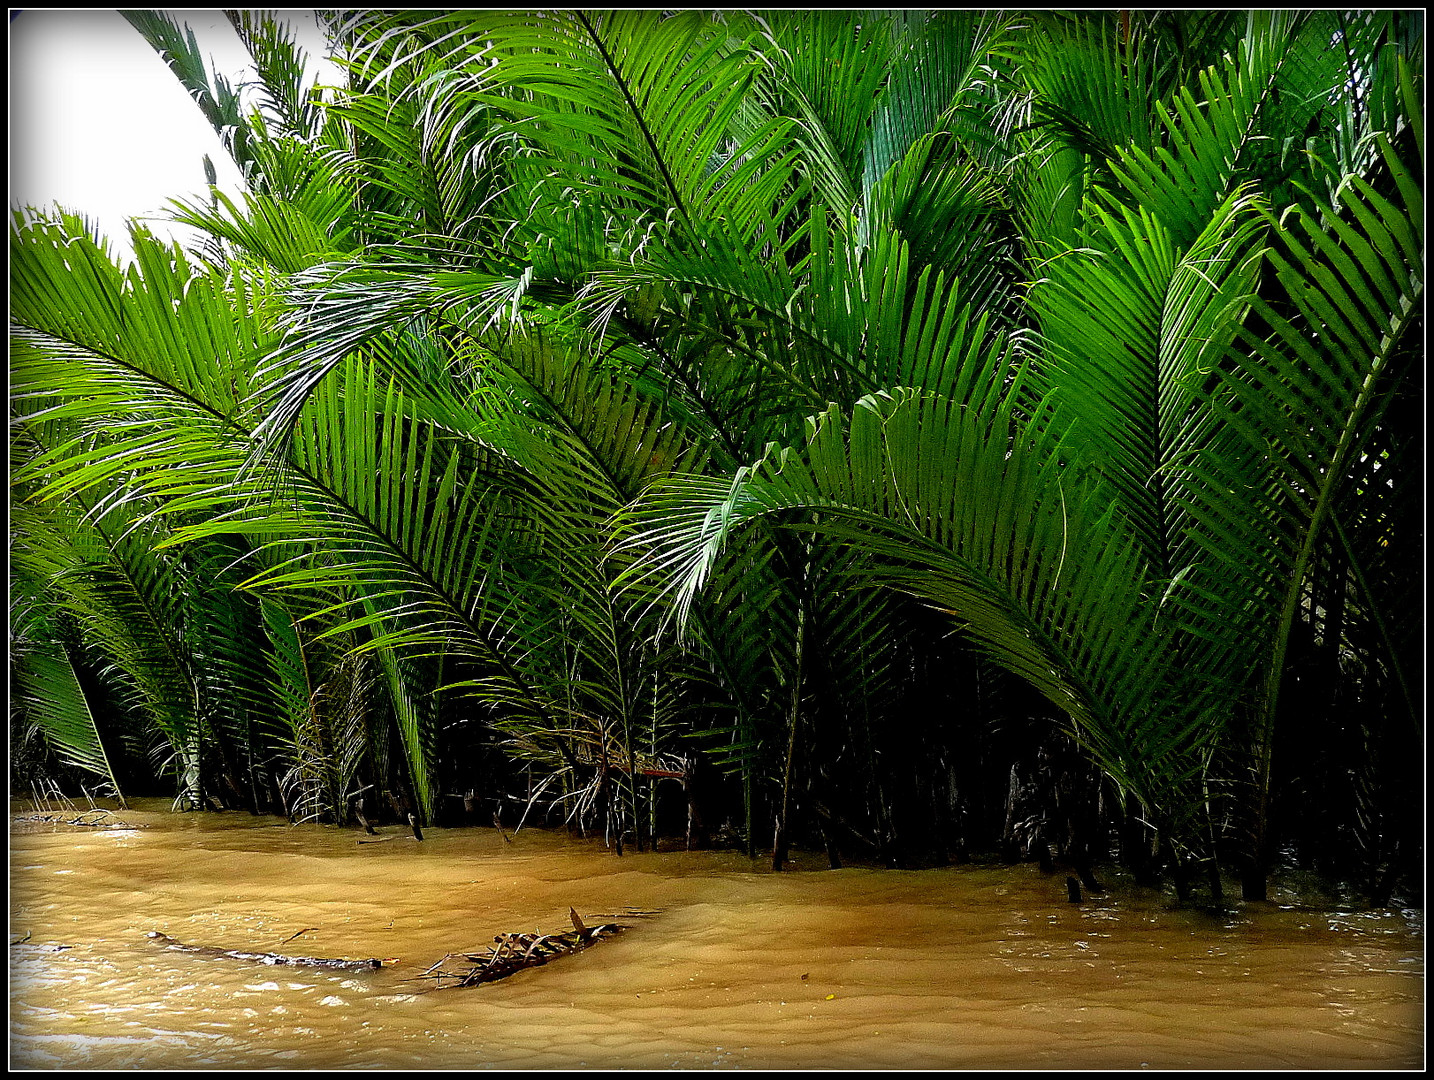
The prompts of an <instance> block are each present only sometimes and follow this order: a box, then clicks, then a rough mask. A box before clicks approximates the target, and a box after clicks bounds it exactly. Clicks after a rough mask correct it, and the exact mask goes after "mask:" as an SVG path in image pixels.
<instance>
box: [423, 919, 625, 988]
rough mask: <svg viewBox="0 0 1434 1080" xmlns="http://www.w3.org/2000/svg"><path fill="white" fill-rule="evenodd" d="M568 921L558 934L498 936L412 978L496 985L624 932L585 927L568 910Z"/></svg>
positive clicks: (607, 925)
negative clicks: (482, 946)
mask: <svg viewBox="0 0 1434 1080" xmlns="http://www.w3.org/2000/svg"><path fill="white" fill-rule="evenodd" d="M568 917H569V918H570V919H571V920H572V924H573V928H572V930H570V931H567V932H564V933H560V934H543V933H532V934H521V933H520V934H499V935H498V936H497V937H495V938H494V939H493V944H492V945H489V946H488V947H487V948H486V949H484V950H479V951H475V952H471V953H470V952H462V953H446V954H444V956H443V957H442V958H441V959H440V960H438V961H437V962H436V963H434V964H433V965H432V966H430V967H429V968H428V970H426V971H424V972H422V973H421V974H419V975H416V976H415V978H418V979H437V980H438V984H439V987H442V985H443V980H444V979H449V980H452V982H453V983H456V984H457V985H458V986H477V985H479V984H480V983H488V982H496V981H498V980H499V979H506V978H507V977H508V976H509V975H515V974H517V973H518V972H520V971H523V970H525V969H527V968H530V967H537V966H538V965H539V964H546V963H547V962H548V961H550V960H556V959H557V958H558V957H560V956H568V955H571V954H572V953H575V952H580V951H581V950H583V949H586V948H587V947H588V946H589V945H592V944H593V943H595V942H597V941H599V940H601V939H603V938H606V937H611V936H612V935H614V934H617V933H619V932H621V931H622V930H625V929H626V927H625V926H623V925H622V924H620V923H604V924H602V925H599V926H588V925H587V924H585V923H584V922H583V920H582V918H581V917H580V916H579V915H578V913H577V912H576V911H575V910H573V909H572V908H568Z"/></svg>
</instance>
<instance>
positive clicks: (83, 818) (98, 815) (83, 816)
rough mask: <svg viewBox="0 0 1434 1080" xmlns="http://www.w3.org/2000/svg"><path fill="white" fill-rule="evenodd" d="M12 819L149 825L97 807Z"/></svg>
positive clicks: (107, 826)
mask: <svg viewBox="0 0 1434 1080" xmlns="http://www.w3.org/2000/svg"><path fill="white" fill-rule="evenodd" d="M11 820H12V821H17V822H24V823H26V824H36V825H76V826H81V827H84V828H87V829H147V828H149V826H148V825H142V824H135V823H132V822H128V821H122V820H121V819H119V818H117V817H115V815H114V811H112V810H105V809H104V808H102V807H98V806H97V807H95V808H94V809H92V810H83V811H77V810H75V809H73V808H71V809H70V810H68V811H65V812H61V813H55V812H53V811H52V812H50V813H44V814H16V815H15V816H14V817H13V818H12V819H11Z"/></svg>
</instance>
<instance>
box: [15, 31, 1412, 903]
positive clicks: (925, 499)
mask: <svg viewBox="0 0 1434 1080" xmlns="http://www.w3.org/2000/svg"><path fill="white" fill-rule="evenodd" d="M321 15H322V17H323V20H324V23H325V27H326V30H327V32H328V34H329V36H330V42H331V47H332V55H333V58H334V60H335V62H336V63H338V64H339V65H340V68H341V70H342V71H343V72H344V74H345V82H344V85H342V86H340V87H335V88H330V89H329V90H327V91H325V92H324V93H322V94H318V93H308V92H306V91H305V90H304V88H303V82H302V72H303V68H304V57H303V55H302V53H301V52H300V50H299V49H298V47H297V45H296V44H295V42H294V40H293V39H292V37H291V36H290V35H289V34H288V32H287V31H286V30H285V28H284V27H283V26H282V25H279V24H277V23H275V22H274V21H273V20H272V19H270V18H268V17H266V16H262V15H259V14H256V13H252V12H236V13H233V14H232V16H231V21H232V22H233V24H234V27H235V29H236V31H237V32H238V33H239V35H240V37H241V38H242V40H243V41H244V43H245V45H246V46H247V47H248V49H249V51H250V53H251V55H252V56H253V58H254V62H255V67H256V69H257V71H258V74H259V79H258V85H257V94H258V97H257V100H256V101H255V102H252V103H244V102H241V100H240V96H239V95H238V94H237V93H236V91H235V90H233V89H232V88H231V87H230V85H229V84H228V83H226V82H224V81H223V80H222V79H218V78H214V79H211V77H210V76H209V75H208V74H207V73H206V72H205V68H204V65H203V63H202V60H201V58H200V56H199V53H198V49H197V46H196V45H195V43H194V41H193V38H192V37H186V35H185V34H184V33H183V32H182V31H181V29H180V28H179V27H177V26H175V25H174V24H172V23H171V22H169V20H168V19H167V18H166V17H164V16H162V15H159V14H156V13H129V14H128V16H127V17H128V18H129V19H130V21H131V23H132V24H133V25H134V27H135V28H136V30H138V31H139V32H140V33H142V34H144V35H145V36H146V38H147V39H148V40H149V41H150V42H151V43H152V44H153V45H154V46H155V48H156V49H158V50H159V51H160V52H161V54H162V55H163V56H164V57H165V59H166V60H167V61H168V62H169V64H170V66H171V67H172V68H173V70H174V72H175V74H176V75H177V76H178V77H179V78H180V79H182V80H183V81H184V83H185V85H186V87H187V88H188V89H189V91H190V93H191V95H192V96H193V97H194V98H195V100H196V101H197V102H198V103H199V105H200V106H201V107H202V108H203V109H204V111H205V114H206V115H207V116H208V117H209V118H210V120H211V121H212V122H213V123H214V125H215V127H216V129H217V130H219V131H220V132H221V134H222V136H223V137H224V139H225V143H226V145H227V146H228V148H229V149H230V150H231V152H232V154H233V156H234V158H235V160H236V162H237V163H238V164H239V165H240V167H241V169H242V170H243V172H244V174H245V177H246V185H247V189H246V192H245V194H244V196H243V198H242V199H241V200H239V201H237V202H236V201H233V200H231V199H229V198H227V197H225V196H224V195H222V194H220V193H218V192H217V191H216V192H215V194H214V196H213V197H212V198H211V199H210V200H209V201H207V202H204V201H192V202H182V201H181V202H176V204H175V210H174V212H175V216H176V217H177V218H178V220H180V221H183V222H186V223H188V224H190V225H193V226H196V227H198V228H199V229H200V230H202V231H203V233H204V234H205V236H206V237H207V239H206V240H205V241H204V243H203V244H202V245H201V246H200V247H199V248H198V249H196V250H194V251H191V252H188V253H186V252H184V251H182V250H180V249H179V248H178V247H172V246H167V245H165V244H163V243H161V242H159V241H157V240H156V239H154V238H153V237H152V236H150V235H148V234H147V233H146V232H145V231H144V229H143V228H141V227H139V226H135V227H134V228H133V244H134V248H135V252H136V261H135V263H134V264H133V265H131V266H128V267H125V266H123V265H121V264H119V263H117V262H116V261H115V260H114V259H113V258H112V257H111V255H110V254H109V253H108V251H107V249H106V245H105V242H104V240H103V239H102V238H99V237H96V236H93V235H91V234H90V232H89V230H88V229H87V227H86V225H85V223H84V222H83V221H82V220H80V219H78V218H77V217H75V216H73V215H70V214H67V213H59V212H38V211H32V212H30V213H27V214H23V215H17V216H16V221H15V224H14V228H13V231H12V260H13V262H12V287H11V356H12V398H11V400H12V458H13V484H14V486H13V488H12V491H13V495H12V515H13V517H12V556H11V557H12V598H13V600H12V613H11V627H12V631H11V645H12V655H13V658H14V659H13V661H12V678H13V679H14V681H15V685H16V687H17V692H18V701H19V704H20V714H19V715H20V716H21V718H22V720H23V724H22V728H21V729H20V730H19V731H17V733H16V735H15V736H13V738H19V737H20V735H21V734H23V731H24V730H25V728H24V725H37V726H38V729H39V730H40V731H42V732H43V734H44V735H45V736H46V737H47V738H48V740H49V741H50V743H51V745H52V746H53V747H55V748H56V750H57V751H58V752H60V753H61V754H63V755H64V757H65V758H66V760H68V761H69V762H70V763H72V764H73V765H74V766H77V767H80V768H82V769H84V770H86V771H87V772H89V773H97V774H100V775H101V776H103V777H105V778H107V779H108V780H109V782H111V783H114V784H128V783H130V782H131V781H133V782H134V783H137V784H140V785H141V786H142V785H144V784H145V783H147V782H149V778H150V777H152V776H153V775H155V770H156V769H158V770H160V771H162V772H163V773H164V774H166V775H172V776H173V777H174V778H175V782H176V784H177V785H178V790H179V794H180V798H181V800H183V801H185V802H187V803H188V804H189V805H202V804H204V803H205V802H206V800H207V799H209V798H210V797H215V798H218V799H219V800H221V801H222V802H223V803H224V804H225V805H233V806H248V807H250V808H252V809H262V808H268V807H280V808H282V809H283V810H284V811H286V812H287V813H289V814H290V815H291V816H293V817H296V818H318V819H322V820H328V821H336V822H344V821H348V820H350V818H351V814H352V812H353V808H354V800H355V798H356V796H357V795H358V793H359V792H360V790H361V789H367V788H371V789H372V790H374V791H375V792H382V791H388V792H391V793H392V795H393V797H394V801H395V803H397V804H399V805H401V806H402V807H403V809H404V812H409V811H411V812H414V813H415V814H416V815H417V817H418V818H420V819H421V820H435V819H436V820H440V821H442V820H455V819H457V818H458V817H459V816H460V815H461V813H462V810H461V809H460V808H461V807H463V806H465V805H466V806H467V807H468V810H469V813H470V814H471V813H472V812H473V807H474V806H475V805H482V804H486V805H488V806H489V807H492V806H498V807H500V808H501V807H503V806H514V807H515V808H516V809H515V812H514V813H513V815H512V816H513V817H514V818H516V817H518V816H519V815H521V814H523V813H525V812H526V810H531V811H533V814H532V816H533V818H534V819H536V818H537V817H540V816H541V815H542V813H543V811H541V810H534V807H535V806H536V807H543V808H545V809H546V812H548V813H549V814H550V815H557V816H558V817H566V818H567V820H569V821H571V822H573V823H575V824H578V825H580V826H582V827H584V828H587V827H592V828H596V829H598V830H600V831H601V832H603V833H604V835H606V836H607V837H608V838H609V839H610V840H611V841H612V842H613V843H615V845H616V846H617V847H618V848H619V850H621V845H622V838H623V837H624V836H626V837H628V838H629V840H630V841H632V840H635V841H636V843H637V845H638V846H639V847H642V846H644V845H645V844H646V843H647V842H649V841H650V840H651V838H652V837H653V835H654V834H655V833H656V832H658V831H663V830H668V831H671V830H674V829H676V830H680V829H681V828H682V827H683V826H684V824H685V823H686V822H687V817H686V815H688V814H689V813H690V814H691V816H692V820H691V823H690V828H691V829H692V831H693V833H694V835H698V834H700V833H701V832H702V831H703V830H704V828H715V827H716V826H718V825H720V824H721V823H722V822H723V821H724V820H729V821H730V822H731V824H732V825H733V827H734V829H735V831H736V833H738V834H739V835H741V836H744V837H745V839H746V842H747V843H748V844H749V845H753V846H755V844H756V843H758V842H759V841H760V842H762V843H765V842H766V837H768V836H770V835H771V833H770V832H769V831H768V830H770V829H771V828H772V824H771V823H772V822H773V821H774V820H775V822H776V825H775V829H776V839H775V848H776V855H775V858H776V860H777V863H778V865H779V864H780V860H781V854H782V851H783V850H784V848H785V845H786V844H787V843H788V842H789V840H790V839H792V838H796V839H805V840H807V841H809V842H821V841H822V840H825V841H826V842H827V844H828V846H829V847H830V848H832V849H833V851H835V849H836V848H837V847H839V846H844V847H847V848H849V849H864V850H865V849H869V850H870V851H872V852H874V853H875V854H878V855H879V856H880V857H882V858H885V859H886V860H887V861H889V862H892V863H901V862H912V861H914V862H920V861H923V860H931V859H940V858H945V857H948V856H952V855H959V854H960V852H962V851H963V850H965V849H967V848H971V849H994V848H995V847H996V846H997V845H998V843H999V842H1000V841H1001V840H1002V839H1004V840H1005V841H1006V843H1007V844H1012V843H1014V842H1015V840H1017V839H1019V838H1020V837H1021V836H1022V835H1027V838H1028V839H1029V838H1030V836H1031V835H1034V836H1035V838H1036V839H1035V842H1036V844H1037V846H1043V845H1045V844H1046V843H1047V842H1052V843H1055V844H1056V845H1057V846H1060V847H1064V848H1065V849H1066V853H1067V854H1068V855H1071V856H1072V857H1076V858H1089V857H1090V856H1092V855H1094V856H1100V855H1101V854H1103V853H1104V852H1105V851H1106V850H1107V845H1108V841H1109V838H1110V835H1109V834H1110V832H1111V830H1112V829H1114V830H1115V831H1116V832H1117V833H1118V835H1119V838H1120V839H1119V844H1118V852H1119V856H1120V858H1121V859H1122V860H1123V861H1125V862H1126V863H1128V864H1130V865H1132V866H1134V867H1136V868H1137V869H1139V870H1141V872H1143V873H1154V872H1156V871H1157V870H1158V869H1159V868H1161V867H1165V868H1168V869H1170V870H1172V871H1173V872H1174V875H1175V878H1176V881H1177V884H1178V885H1179V886H1180V887H1181V890H1182V892H1185V891H1187V890H1188V888H1189V883H1190V880H1191V876H1192V872H1193V870H1194V869H1195V868H1196V867H1204V868H1205V869H1206V870H1207V871H1208V872H1209V875H1210V877H1209V880H1210V881H1211V882H1212V883H1215V887H1218V881H1219V873H1220V866H1221V863H1222V862H1224V863H1230V864H1234V865H1236V866H1237V867H1238V869H1239V871H1240V873H1241V875H1242V879H1243V882H1244V887H1245V892H1246V895H1247V896H1250V897H1258V896H1261V895H1262V894H1263V890H1264V887H1265V886H1264V881H1265V876H1266V874H1267V873H1268V870H1269V868H1270V866H1271V865H1272V860H1273V859H1274V858H1275V855H1276V853H1277V851H1279V850H1280V849H1281V847H1282V846H1283V845H1288V844H1293V845H1295V849H1296V850H1297V852H1298V853H1299V854H1300V855H1301V856H1302V857H1307V858H1310V859H1314V860H1317V861H1319V862H1320V864H1321V865H1322V866H1324V867H1326V868H1329V869H1333V870H1335V871H1337V872H1340V873H1345V874H1348V875H1350V876H1354V877H1358V878H1360V879H1361V880H1363V881H1364V882H1366V883H1367V885H1368V887H1369V888H1370V890H1371V891H1372V892H1373V893H1374V894H1376V895H1377V896H1378V895H1381V894H1384V895H1387V891H1388V888H1389V882H1390V881H1391V880H1393V875H1394V874H1395V873H1397V872H1398V868H1399V867H1402V866H1410V865H1417V863H1418V860H1419V858H1420V854H1421V851H1422V847H1421V845H1422V821H1423V814H1422V811H1421V806H1420V781H1421V762H1422V757H1423V754H1422V750H1423V741H1422V740H1423V734H1422V700H1421V698H1420V694H1421V691H1422V681H1423V680H1422V676H1423V667H1422V664H1423V660H1422V652H1421V649H1420V644H1421V642H1420V636H1421V631H1422V623H1421V617H1422V596H1421V594H1422V578H1421V564H1422V511H1423V507H1422V502H1421V494H1420V493H1421V491H1422V484H1423V465H1422V463H1423V447H1422V443H1421V433H1422V416H1421V405H1422V400H1421V395H1422V373H1423V325H1424V308H1423V298H1424V294H1423V261H1422V255H1423V239H1424V233H1423V195H1422V177H1423V168H1424V144H1423V120H1422V113H1421V111H1420V110H1421V102H1422V100H1423V66H1422V64H1423V36H1422V20H1421V17H1420V16H1419V14H1418V13H1417V12H1404V13H1378V14H1355V13H1348V12H1337V11H1321V12H1297V13H1271V12H1257V13H1243V12H1223V11H1222V12H1160V13H1152V12H1120V13H1105V14H1091V15H1082V16H1071V15H1066V14H1061V13H1045V12H1042V13H1015V12H996V13H980V12H970V11H945V12H940V13H936V14H925V13H918V12H903V13H890V14H880V15H878V14H871V15H862V16H858V15H855V14H853V13H849V12H817V13H807V12H802V13H796V12H785V13H774V14H769V15H760V16H759V15H747V14H740V13H733V12H724V13H716V14H714V13H699V12H683V13H678V14H671V15H662V14H659V13H656V12H634V11H624V12H616V13H605V14H598V13H588V12H580V11H559V12H549V13H541V14H527V15H506V14H500V13H495V12H486V11H483V12H474V11H458V12H446V13H433V12H411V13H399V14H394V13H380V12H365V13H357V14H355V13H347V14H325V13H321ZM1066 740H1070V741H1069V742H1067V741H1066ZM1077 748H1078V749H1077ZM1013 770H1014V771H1013ZM1033 770H1034V771H1035V773H1037V774H1039V775H1040V776H1042V777H1044V780H1043V781H1042V783H1045V784H1046V785H1047V790H1046V794H1045V796H1044V802H1043V803H1042V804H1041V807H1040V809H1039V812H1038V813H1037V817H1039V818H1040V819H1041V822H1040V823H1039V824H1038V827H1035V831H1034V834H1032V833H1031V828H1026V832H1025V833H1024V834H1023V832H1022V829H1023V827H1024V826H1023V825H1022V823H1021V822H1020V821H1017V820H1016V819H1017V818H1019V817H1020V816H1021V815H1020V812H1019V811H1020V803H1021V798H1022V797H1023V796H1021V792H1020V788H1021V784H1020V783H1018V782H1017V781H1018V776H1020V775H1025V776H1030V775H1032V771H1033ZM1038 786H1039V785H1038ZM684 789H685V795H684ZM1080 792H1084V794H1079V793H1080ZM1092 792H1093V793H1094V794H1092ZM464 796H467V800H466V802H464V801H462V800H463V797H464ZM1062 800H1064V802H1062ZM689 803H690V804H689ZM1076 806H1081V807H1087V806H1088V808H1089V813H1085V811H1083V810H1077V809H1073V807H1076ZM525 807H526V810H525ZM1003 815H1004V825H1003V821H1002V816H1003ZM1082 815H1084V816H1082ZM551 819H552V818H551V817H550V820H551ZM480 820H483V821H484V823H486V820H487V811H484V813H483V815H481V817H480ZM1027 824H1028V823H1027Z"/></svg>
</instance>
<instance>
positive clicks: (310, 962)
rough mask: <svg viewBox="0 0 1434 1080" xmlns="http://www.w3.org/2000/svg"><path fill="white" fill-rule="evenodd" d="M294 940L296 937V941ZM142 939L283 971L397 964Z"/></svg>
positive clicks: (155, 936) (156, 935) (157, 936)
mask: <svg viewBox="0 0 1434 1080" xmlns="http://www.w3.org/2000/svg"><path fill="white" fill-rule="evenodd" d="M297 936H298V935H297V934H296V935H295V937H297ZM145 937H147V938H149V939H150V940H151V941H153V942H155V943H157V944H163V945H164V947H165V948H166V949H172V950H174V951H176V952H186V953H194V954H196V955H198V956H211V957H215V958H217V959H223V960H247V961H248V962H250V963H253V964H274V965H282V966H285V967H316V968H327V969H328V970H330V971H373V970H375V969H376V968H381V967H385V966H389V965H392V964H396V963H398V961H397V960H332V959H328V958H326V957H321V956H284V955H282V954H280V953H266V952H244V951H243V950H241V949H219V948H215V947H214V946H212V945H186V944H185V943H183V942H181V941H175V940H174V938H172V937H170V936H169V935H168V934H161V933H160V932H159V931H158V930H151V931H150V932H149V933H148V934H146V935H145ZM291 940H292V939H291Z"/></svg>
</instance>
